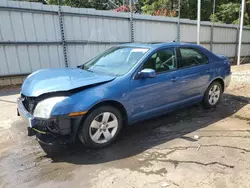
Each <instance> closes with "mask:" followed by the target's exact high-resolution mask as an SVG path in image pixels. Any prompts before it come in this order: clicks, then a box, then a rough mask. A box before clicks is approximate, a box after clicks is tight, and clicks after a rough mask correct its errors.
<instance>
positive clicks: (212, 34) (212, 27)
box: [210, 24, 214, 52]
mask: <svg viewBox="0 0 250 188" xmlns="http://www.w3.org/2000/svg"><path fill="white" fill-rule="evenodd" d="M213 42H214V24H212V25H211V36H210V51H211V52H213Z"/></svg>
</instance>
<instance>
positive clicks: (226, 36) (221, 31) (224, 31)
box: [214, 27, 237, 42]
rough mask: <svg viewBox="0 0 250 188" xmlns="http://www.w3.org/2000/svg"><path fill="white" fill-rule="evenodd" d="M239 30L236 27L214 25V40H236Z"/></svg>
mask: <svg viewBox="0 0 250 188" xmlns="http://www.w3.org/2000/svg"><path fill="white" fill-rule="evenodd" d="M236 36H237V30H236V29H235V28H218V27H214V42H235V41H236Z"/></svg>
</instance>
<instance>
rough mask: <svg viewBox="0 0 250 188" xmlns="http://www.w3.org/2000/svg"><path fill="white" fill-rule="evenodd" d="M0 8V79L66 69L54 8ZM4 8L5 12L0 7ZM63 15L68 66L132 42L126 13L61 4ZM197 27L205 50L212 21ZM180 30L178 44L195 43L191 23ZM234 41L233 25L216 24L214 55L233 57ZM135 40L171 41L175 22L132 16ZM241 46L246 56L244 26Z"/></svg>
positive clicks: (249, 36) (248, 38)
mask: <svg viewBox="0 0 250 188" xmlns="http://www.w3.org/2000/svg"><path fill="white" fill-rule="evenodd" d="M0 6H2V8H1V11H0V40H1V41H0V42H6V43H5V44H2V45H0V57H1V66H0V75H10V74H22V73H30V72H33V71H35V70H38V69H41V68H50V67H55V68H56V67H65V64H64V56H63V55H64V54H63V47H62V44H60V43H61V42H62V41H61V40H62V39H61V31H60V24H59V16H58V6H55V5H53V6H52V5H43V4H41V3H30V2H17V1H15V2H14V1H7V0H0ZM4 6H5V7H9V9H3V7H4ZM13 8H15V9H13ZM62 11H63V12H62V15H63V18H64V29H65V37H66V42H69V43H67V50H68V54H67V55H68V60H69V65H70V67H75V66H76V65H79V64H82V63H83V62H86V61H87V60H89V59H91V58H92V57H93V56H95V55H96V54H99V53H101V52H103V51H104V50H106V49H107V48H110V47H111V46H114V45H115V44H119V43H125V42H130V40H131V24H130V13H117V12H114V11H98V10H94V9H84V8H81V9H78V8H71V7H67V6H63V7H62ZM202 24H203V25H202V26H201V44H202V45H203V46H204V47H205V48H207V49H210V44H209V43H210V39H211V23H205V22H204V23H202ZM204 24H206V25H204ZM180 29H181V33H180V35H181V36H180V37H181V41H183V42H192V43H196V40H197V39H196V32H197V31H196V29H197V26H196V22H195V21H192V20H187V19H181V28H180ZM236 37H237V30H236V26H232V25H225V24H224V25H219V24H216V26H215V27H214V37H213V38H214V42H215V44H214V45H213V51H214V52H215V53H218V54H224V55H227V56H228V57H234V56H235V50H236V44H235V42H236ZM134 39H135V42H163V41H164V42H168V41H173V40H176V39H177V19H176V18H166V17H160V16H149V15H137V14H135V15H134ZM8 42H9V44H7V43H8ZM18 42H19V43H18ZM30 42H32V43H30ZM93 42H95V44H93ZM109 42H110V44H109ZM203 42H205V44H204V43H203ZM242 42H243V45H242V54H241V55H243V56H249V55H250V54H249V52H250V50H249V49H250V44H246V43H247V42H248V43H250V29H249V28H248V29H247V28H245V29H244V31H243V41H242Z"/></svg>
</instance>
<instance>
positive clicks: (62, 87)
mask: <svg viewBox="0 0 250 188" xmlns="http://www.w3.org/2000/svg"><path fill="white" fill-rule="evenodd" d="M113 79H115V76H107V75H103V74H97V73H93V72H89V71H85V70H82V69H69V68H64V69H42V70H39V71H36V72H34V73H32V74H31V75H29V76H28V77H27V78H26V79H25V81H24V83H23V85H22V89H21V93H22V94H23V95H25V96H29V97H37V96H39V95H42V94H45V93H51V92H57V91H69V90H72V89H77V88H80V87H84V86H90V85H94V84H100V83H104V82H108V81H111V80H113Z"/></svg>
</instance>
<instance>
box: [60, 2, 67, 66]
mask: <svg viewBox="0 0 250 188" xmlns="http://www.w3.org/2000/svg"><path fill="white" fill-rule="evenodd" d="M60 1H61V0H58V16H59V24H60V32H61V40H62V45H63V57H64V63H65V67H69V64H68V55H67V45H66V41H65V33H64V21H63V16H62V7H61V5H60Z"/></svg>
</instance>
